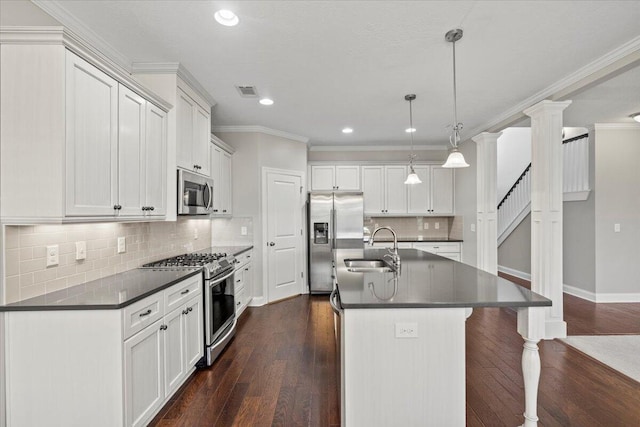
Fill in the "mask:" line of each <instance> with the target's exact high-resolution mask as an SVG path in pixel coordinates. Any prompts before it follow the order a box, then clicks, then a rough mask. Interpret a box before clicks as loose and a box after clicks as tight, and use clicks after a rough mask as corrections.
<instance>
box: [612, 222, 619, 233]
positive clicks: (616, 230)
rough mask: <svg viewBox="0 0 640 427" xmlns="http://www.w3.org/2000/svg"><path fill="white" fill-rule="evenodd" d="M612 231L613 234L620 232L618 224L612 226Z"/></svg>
mask: <svg viewBox="0 0 640 427" xmlns="http://www.w3.org/2000/svg"><path fill="white" fill-rule="evenodd" d="M613 231H614V232H615V233H619V232H620V224H613Z"/></svg>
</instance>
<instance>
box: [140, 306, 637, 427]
mask: <svg viewBox="0 0 640 427" xmlns="http://www.w3.org/2000/svg"><path fill="white" fill-rule="evenodd" d="M589 304H591V303H588V302H586V304H585V303H584V302H583V300H580V299H577V298H576V300H575V301H574V300H573V297H572V298H566V299H565V317H566V318H567V321H568V324H569V329H570V330H577V331H586V332H579V333H587V332H588V331H591V333H631V332H634V331H637V330H640V328H638V327H637V326H638V319H639V318H640V317H639V316H638V312H639V311H640V304H623V305H618V304H615V305H614V306H613V307H606V306H610V305H611V304H607V305H606V306H605V307H601V305H598V307H593V306H595V304H591V305H589ZM623 306H624V307H623ZM569 319H572V320H569ZM590 328H591V329H590ZM466 329H467V330H466V332H467V335H466V336H467V338H466V345H467V354H466V361H467V405H466V413H467V425H468V426H509V427H513V426H516V425H520V424H521V423H522V422H523V417H522V413H523V412H524V391H523V384H522V374H521V368H520V360H521V355H522V344H523V341H522V338H521V337H520V336H519V335H518V334H517V332H516V314H515V312H514V311H512V310H509V309H499V308H484V309H475V310H474V313H473V315H472V316H471V317H470V318H469V319H468V320H467V325H466ZM634 333H637V332H634ZM540 355H541V362H542V375H541V379H540V392H539V413H538V416H539V418H540V423H539V425H540V426H640V383H638V382H635V381H633V380H631V379H629V378H628V377H626V376H624V375H622V374H619V373H617V372H616V371H614V370H612V369H610V368H608V367H606V366H605V365H603V364H601V363H599V362H597V361H595V360H593V359H591V358H590V357H588V356H585V355H583V354H582V353H580V352H579V351H577V350H574V349H573V348H572V347H569V346H566V345H564V344H562V343H560V342H559V341H557V340H554V341H544V342H541V343H540ZM336 368H337V366H336V357H335V343H334V339H333V316H332V312H331V308H330V306H329V303H328V298H327V297H326V296H308V295H302V296H299V297H297V298H293V299H290V300H286V301H282V302H279V303H276V304H272V305H267V306H264V307H258V308H248V309H247V311H246V312H245V314H243V315H242V316H241V318H240V320H239V322H238V332H237V334H236V337H235V338H234V339H233V341H232V342H231V344H230V345H229V347H228V348H227V349H226V350H225V351H224V352H223V354H222V355H221V356H220V358H219V359H218V360H217V361H216V362H215V363H214V365H213V366H211V367H209V368H207V369H203V370H199V371H197V372H196V373H195V374H194V375H193V376H192V377H191V378H190V379H189V380H188V382H187V383H186V384H185V385H184V386H183V387H182V388H181V389H180V390H179V391H178V393H176V395H175V396H174V398H173V399H172V400H171V401H170V402H169V403H168V404H167V405H165V407H164V408H163V409H162V411H161V412H160V413H159V414H158V416H157V417H156V418H155V419H154V420H153V421H152V423H151V425H153V426H268V425H273V426H338V425H340V413H339V401H338V387H337V383H336V375H335V370H336Z"/></svg>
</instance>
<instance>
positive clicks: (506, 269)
mask: <svg viewBox="0 0 640 427" xmlns="http://www.w3.org/2000/svg"><path fill="white" fill-rule="evenodd" d="M498 271H499V272H500V273H505V274H508V275H510V276H515V277H518V278H520V279H523V280H528V281H531V273H525V272H524V271H520V270H516V269H514V268H509V267H505V266H502V265H499V266H498Z"/></svg>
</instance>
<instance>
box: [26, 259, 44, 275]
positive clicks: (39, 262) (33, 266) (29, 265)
mask: <svg viewBox="0 0 640 427" xmlns="http://www.w3.org/2000/svg"><path fill="white" fill-rule="evenodd" d="M45 267H46V262H45V259H44V258H38V259H32V260H29V261H22V262H20V273H21V274H24V273H31V272H34V271H38V270H44V269H45Z"/></svg>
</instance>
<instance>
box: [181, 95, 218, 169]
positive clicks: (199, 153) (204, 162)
mask: <svg viewBox="0 0 640 427" xmlns="http://www.w3.org/2000/svg"><path fill="white" fill-rule="evenodd" d="M194 98H196V95H195V94H190V93H187V91H186V90H183V89H182V88H178V97H177V105H176V112H177V116H176V117H177V125H176V126H177V140H176V145H177V147H176V163H177V165H178V167H180V168H183V169H186V170H189V171H192V172H196V173H199V174H201V175H205V176H211V166H210V161H211V159H210V158H209V156H210V154H209V135H211V113H210V112H209V111H207V110H206V109H205V108H204V107H203V106H202V105H200V104H199V103H198V101H197V100H196V99H194ZM202 104H204V102H202Z"/></svg>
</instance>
